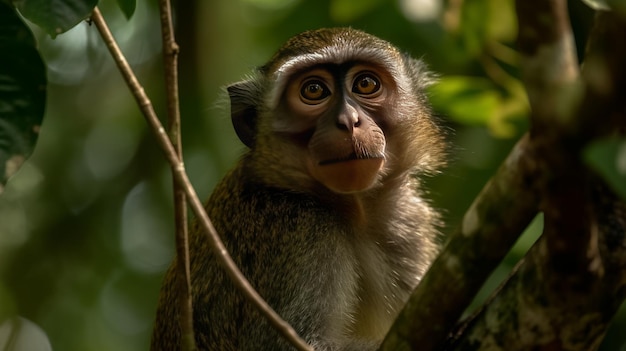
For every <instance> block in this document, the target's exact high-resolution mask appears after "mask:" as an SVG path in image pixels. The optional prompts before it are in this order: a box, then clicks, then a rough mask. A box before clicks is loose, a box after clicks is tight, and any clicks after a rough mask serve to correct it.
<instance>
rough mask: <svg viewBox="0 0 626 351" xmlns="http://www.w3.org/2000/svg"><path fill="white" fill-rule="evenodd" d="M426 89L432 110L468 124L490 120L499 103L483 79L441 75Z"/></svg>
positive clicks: (496, 95) (495, 94) (498, 97)
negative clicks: (435, 82) (437, 80)
mask: <svg viewBox="0 0 626 351" xmlns="http://www.w3.org/2000/svg"><path fill="white" fill-rule="evenodd" d="M429 92H430V101H431V103H432V104H433V107H434V108H435V111H437V112H438V113H443V114H444V115H446V116H447V117H449V118H450V119H452V120H455V121H457V122H459V123H463V124H468V125H476V124H487V123H489V121H490V120H491V118H492V117H494V116H495V114H496V113H497V110H498V106H499V103H500V96H499V94H498V92H497V91H496V90H495V89H494V87H493V85H492V84H491V82H489V81H488V80H487V79H484V78H475V77H463V76H448V77H444V78H442V79H441V80H440V81H439V82H438V83H437V84H435V85H434V86H432V87H431V88H430V89H429Z"/></svg>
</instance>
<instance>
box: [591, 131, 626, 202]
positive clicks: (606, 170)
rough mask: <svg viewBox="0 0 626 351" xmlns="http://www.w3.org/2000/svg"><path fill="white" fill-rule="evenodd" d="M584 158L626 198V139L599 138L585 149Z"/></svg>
mask: <svg viewBox="0 0 626 351" xmlns="http://www.w3.org/2000/svg"><path fill="white" fill-rule="evenodd" d="M583 156H584V160H585V162H586V163H587V165H589V166H590V167H591V168H593V169H595V170H596V171H597V172H598V173H599V174H600V175H601V176H602V178H604V180H605V181H606V182H607V183H608V184H609V186H611V188H612V189H613V190H614V191H615V192H616V193H617V194H619V196H621V197H622V199H624V200H626V139H617V138H610V139H604V140H599V141H596V142H594V143H592V144H591V145H589V146H588V147H587V148H586V149H585V150H584V154H583Z"/></svg>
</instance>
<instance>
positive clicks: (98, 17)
mask: <svg viewBox="0 0 626 351" xmlns="http://www.w3.org/2000/svg"><path fill="white" fill-rule="evenodd" d="M91 19H92V20H93V22H94V24H95V25H96V27H97V29H98V31H99V32H100V35H101V36H102V39H103V41H104V43H105V45H106V46H107V48H108V49H109V51H110V52H111V55H112V56H113V59H114V60H115V63H116V64H117V66H118V68H119V70H120V72H121V73H122V76H123V77H124V80H125V81H126V83H127V85H128V86H129V88H130V90H131V92H132V94H133V97H134V98H135V100H136V101H137V104H138V105H139V108H140V110H141V112H142V113H143V115H144V117H145V118H146V121H147V122H148V125H149V126H150V127H151V128H152V131H153V133H154V135H155V137H156V138H157V142H158V144H159V146H160V147H161V149H162V150H163V152H164V154H165V157H166V159H167V161H168V162H169V163H170V165H171V166H172V167H173V169H174V173H173V175H174V179H175V181H176V182H177V184H178V185H180V186H181V187H182V189H183V190H184V192H185V195H186V196H187V201H188V202H189V205H190V207H191V209H192V210H193V212H194V213H195V215H196V217H197V219H198V223H199V224H200V226H201V227H202V229H203V230H204V232H205V233H206V234H207V239H208V241H209V243H210V245H211V247H212V248H213V250H214V252H215V256H216V258H217V259H218V261H219V262H220V264H222V266H223V267H224V268H225V269H226V272H227V274H228V276H229V277H230V278H231V280H232V281H233V283H234V284H235V286H237V288H238V289H240V291H241V292H242V293H243V294H244V295H245V296H246V298H247V299H248V300H249V301H251V302H252V303H253V304H254V305H255V306H256V307H257V308H258V309H259V311H260V312H261V313H262V314H263V315H264V316H265V317H266V318H267V319H268V321H269V322H270V324H272V326H273V327H274V328H275V329H276V330H277V331H278V332H279V333H280V334H282V335H283V337H285V339H287V340H288V341H289V342H290V343H291V344H292V345H294V346H295V347H296V348H297V349H299V350H304V351H313V350H312V348H311V347H310V346H309V345H307V344H306V342H305V341H304V340H302V339H301V338H300V337H299V336H298V335H297V333H296V332H295V330H293V328H292V327H291V326H290V325H289V324H288V323H287V322H285V321H284V320H283V319H282V318H281V317H280V316H279V315H278V314H277V313H276V312H275V311H274V310H273V309H272V308H271V307H270V306H269V305H268V304H267V302H265V300H263V298H262V297H261V296H260V295H259V294H258V293H257V292H256V291H255V290H254V288H253V287H252V286H251V285H250V282H249V281H248V280H247V279H246V278H245V277H244V276H243V273H241V271H240V270H239V268H238V267H237V265H236V264H235V262H234V261H233V259H232V258H231V257H230V255H229V254H228V251H227V250H226V247H225V246H224V244H223V243H222V241H221V239H220V237H219V235H218V234H217V231H216V230H215V228H214V227H213V224H212V223H211V220H210V219H209V217H208V216H207V214H206V212H205V210H204V207H203V206H202V202H200V200H199V199H198V195H197V194H196V192H195V189H194V188H193V186H192V185H191V182H190V181H189V178H188V177H187V173H186V172H185V167H184V165H183V163H182V162H181V161H180V159H179V158H178V155H177V153H176V150H175V149H174V147H173V146H172V143H171V142H170V140H169V138H168V136H167V134H166V133H165V129H164V128H163V125H162V124H161V122H160V121H159V119H158V117H157V115H156V113H155V111H154V108H153V106H152V103H151V102H150V100H149V99H148V97H147V96H146V94H145V92H144V89H143V87H142V86H141V84H139V82H138V80H137V78H136V77H135V75H134V73H133V71H132V69H131V68H130V66H129V64H128V62H127V61H126V58H125V57H124V55H123V54H122V52H121V50H120V48H119V46H118V45H117V43H116V42H115V39H114V38H113V35H112V34H111V31H110V30H109V28H108V26H107V24H106V22H105V21H104V18H103V17H102V14H101V13H100V10H99V9H98V7H95V8H94V10H93V13H92V15H91Z"/></svg>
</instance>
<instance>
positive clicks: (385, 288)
mask: <svg viewBox="0 0 626 351" xmlns="http://www.w3.org/2000/svg"><path fill="white" fill-rule="evenodd" d="M355 253H356V258H357V262H358V290H357V300H356V305H355V311H354V325H353V332H354V333H355V334H356V335H358V336H361V337H364V338H373V339H374V340H382V338H384V336H385V335H386V334H387V331H388V330H389V328H390V327H391V324H392V323H393V321H394V320H395V319H396V317H397V315H398V313H399V312H400V310H401V309H402V307H403V306H404V304H405V303H406V300H407V299H408V297H409V295H410V293H411V291H412V290H413V288H414V287H415V286H416V285H417V282H418V276H417V275H416V274H415V273H414V271H413V270H412V269H407V268H410V267H406V266H404V267H403V266H401V265H398V264H396V262H397V259H398V257H394V258H393V259H392V258H391V257H389V253H388V252H384V249H382V248H381V247H379V246H378V245H376V243H367V242H366V243H361V244H360V245H358V247H357V249H356V250H355ZM403 261H404V262H410V261H411V258H410V257H407V258H404V259H403ZM409 266H410V265H409Z"/></svg>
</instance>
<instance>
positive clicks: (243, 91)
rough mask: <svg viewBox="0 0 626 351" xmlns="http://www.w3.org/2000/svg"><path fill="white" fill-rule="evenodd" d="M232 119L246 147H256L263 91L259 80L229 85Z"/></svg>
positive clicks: (248, 80)
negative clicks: (259, 107)
mask: <svg viewBox="0 0 626 351" xmlns="http://www.w3.org/2000/svg"><path fill="white" fill-rule="evenodd" d="M226 90H227V91H228V96H229V97H230V117H231V121H232V122H233V127H234V128H235V132H236V133H237V136H238V137H239V140H241V141H242V142H243V143H244V144H245V145H246V146H248V147H249V148H252V147H254V142H255V138H256V133H257V118H258V109H257V108H258V106H259V104H260V96H261V90H260V89H259V84H258V80H257V79H247V80H244V81H241V82H237V83H234V84H232V85H229V86H228V87H227V88H226Z"/></svg>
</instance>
